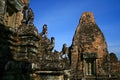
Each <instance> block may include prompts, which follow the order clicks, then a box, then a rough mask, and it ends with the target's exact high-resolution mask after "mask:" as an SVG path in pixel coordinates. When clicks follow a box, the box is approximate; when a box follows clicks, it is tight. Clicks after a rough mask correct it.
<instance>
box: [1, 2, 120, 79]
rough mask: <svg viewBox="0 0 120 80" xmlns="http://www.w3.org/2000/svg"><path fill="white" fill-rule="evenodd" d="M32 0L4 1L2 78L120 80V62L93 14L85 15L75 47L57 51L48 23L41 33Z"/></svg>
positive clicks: (73, 44)
mask: <svg viewBox="0 0 120 80" xmlns="http://www.w3.org/2000/svg"><path fill="white" fill-rule="evenodd" d="M33 20H34V13H33V11H32V9H31V8H30V7H29V0H0V80H83V79H84V80H108V79H110V80H119V79H120V61H118V58H117V56H116V55H115V54H114V53H110V54H109V53H108V50H107V44H106V41H105V37H104V35H103V33H102V31H101V30H100V29H99V27H98V26H97V24H96V22H95V19H94V16H93V13H91V12H85V13H83V14H82V16H81V18H80V21H79V24H78V26H77V29H76V31H75V34H74V36H73V41H72V44H71V46H69V47H67V45H66V44H63V48H62V51H60V52H59V51H57V50H54V47H55V37H51V39H49V38H48V36H47V34H48V28H47V27H48V26H47V24H44V25H43V29H42V32H41V33H39V32H38V30H37V29H36V26H35V25H34V23H33Z"/></svg>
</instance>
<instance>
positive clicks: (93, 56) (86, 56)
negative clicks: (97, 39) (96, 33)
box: [83, 53, 98, 59]
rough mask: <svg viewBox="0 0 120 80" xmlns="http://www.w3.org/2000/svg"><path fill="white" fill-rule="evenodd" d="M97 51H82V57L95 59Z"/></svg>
mask: <svg viewBox="0 0 120 80" xmlns="http://www.w3.org/2000/svg"><path fill="white" fill-rule="evenodd" d="M97 58H98V55H97V53H83V59H97Z"/></svg>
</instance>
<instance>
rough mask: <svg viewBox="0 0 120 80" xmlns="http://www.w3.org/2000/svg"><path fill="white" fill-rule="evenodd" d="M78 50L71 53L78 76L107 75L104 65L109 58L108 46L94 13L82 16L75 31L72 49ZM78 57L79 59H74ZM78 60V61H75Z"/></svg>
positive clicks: (86, 13)
mask: <svg viewBox="0 0 120 80" xmlns="http://www.w3.org/2000/svg"><path fill="white" fill-rule="evenodd" d="M73 46H76V47H77V48H76V49H75V50H74V52H71V56H72V57H73V58H71V59H72V62H73V61H77V62H73V63H77V64H75V65H74V64H73V63H72V66H73V67H74V68H75V67H76V68H75V69H77V70H74V69H73V72H74V71H77V72H75V73H76V75H80V74H83V75H81V76H87V75H98V74H103V73H105V71H104V69H103V68H102V64H103V62H104V61H105V60H104V59H107V58H106V57H108V51H107V44H106V41H105V38H104V35H103V33H102V31H101V30H100V28H99V27H98V25H97V24H96V22H95V20H94V16H93V13H91V12H85V13H83V14H82V16H81V18H80V21H79V24H78V26H77V29H76V31H75V34H74V37H73V42H72V47H73ZM74 55H75V56H76V55H77V58H74ZM75 59H76V60H75Z"/></svg>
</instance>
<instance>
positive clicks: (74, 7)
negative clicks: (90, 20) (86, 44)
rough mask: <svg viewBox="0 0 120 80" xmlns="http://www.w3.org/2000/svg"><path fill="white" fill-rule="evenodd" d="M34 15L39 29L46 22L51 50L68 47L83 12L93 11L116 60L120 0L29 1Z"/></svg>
mask: <svg viewBox="0 0 120 80" xmlns="http://www.w3.org/2000/svg"><path fill="white" fill-rule="evenodd" d="M30 7H31V8H32V9H33V11H34V14H35V20H34V24H35V26H36V27H37V29H38V31H39V32H41V31H42V26H43V24H47V25H48V37H49V38H50V37H52V36H53V37H55V49H56V50H58V51H61V49H62V45H63V44H64V43H66V44H67V46H68V47H69V46H70V45H71V43H72V38H73V35H74V33H75V30H76V28H77V25H78V23H79V19H80V17H81V15H82V13H83V12H87V11H90V12H93V14H94V17H95V21H96V23H97V25H98V26H99V27H100V29H101V30H102V32H103V34H104V36H105V39H106V42H107V45H108V51H109V52H114V53H116V55H117V56H118V57H119V59H120V0H30Z"/></svg>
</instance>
